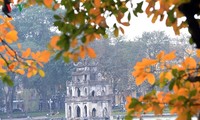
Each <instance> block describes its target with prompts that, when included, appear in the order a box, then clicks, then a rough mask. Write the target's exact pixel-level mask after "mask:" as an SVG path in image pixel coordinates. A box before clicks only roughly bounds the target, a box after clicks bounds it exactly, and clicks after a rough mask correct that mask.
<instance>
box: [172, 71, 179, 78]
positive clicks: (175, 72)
mask: <svg viewBox="0 0 200 120" xmlns="http://www.w3.org/2000/svg"><path fill="white" fill-rule="evenodd" d="M172 75H173V76H174V77H178V70H177V69H173V70H172Z"/></svg>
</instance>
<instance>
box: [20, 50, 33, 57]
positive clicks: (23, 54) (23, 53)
mask: <svg viewBox="0 0 200 120" xmlns="http://www.w3.org/2000/svg"><path fill="white" fill-rule="evenodd" d="M30 53H31V49H30V48H27V49H26V51H25V52H22V57H23V58H27V57H28V56H29V55H30Z"/></svg>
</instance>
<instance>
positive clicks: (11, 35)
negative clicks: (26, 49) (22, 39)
mask: <svg viewBox="0 0 200 120" xmlns="http://www.w3.org/2000/svg"><path fill="white" fill-rule="evenodd" d="M5 39H6V42H8V43H12V42H15V41H17V39H18V36H17V31H16V30H12V31H10V32H8V33H7V34H6V37H5Z"/></svg>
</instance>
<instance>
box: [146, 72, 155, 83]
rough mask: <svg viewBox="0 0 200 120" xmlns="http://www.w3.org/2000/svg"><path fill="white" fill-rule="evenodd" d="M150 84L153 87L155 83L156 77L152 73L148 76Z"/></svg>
mask: <svg viewBox="0 0 200 120" xmlns="http://www.w3.org/2000/svg"><path fill="white" fill-rule="evenodd" d="M146 77H147V80H148V82H149V83H150V84H151V85H153V84H154V83H155V76H154V75H153V74H152V73H149V74H148V75H147V76H146Z"/></svg>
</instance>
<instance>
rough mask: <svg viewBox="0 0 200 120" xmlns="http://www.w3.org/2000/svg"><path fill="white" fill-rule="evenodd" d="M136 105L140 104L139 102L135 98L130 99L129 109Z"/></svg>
mask: <svg viewBox="0 0 200 120" xmlns="http://www.w3.org/2000/svg"><path fill="white" fill-rule="evenodd" d="M137 104H140V102H139V101H138V100H137V99H136V98H132V100H131V104H130V106H129V108H134V107H135V106H136V105H137Z"/></svg>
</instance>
